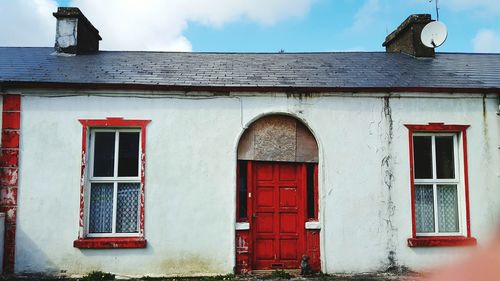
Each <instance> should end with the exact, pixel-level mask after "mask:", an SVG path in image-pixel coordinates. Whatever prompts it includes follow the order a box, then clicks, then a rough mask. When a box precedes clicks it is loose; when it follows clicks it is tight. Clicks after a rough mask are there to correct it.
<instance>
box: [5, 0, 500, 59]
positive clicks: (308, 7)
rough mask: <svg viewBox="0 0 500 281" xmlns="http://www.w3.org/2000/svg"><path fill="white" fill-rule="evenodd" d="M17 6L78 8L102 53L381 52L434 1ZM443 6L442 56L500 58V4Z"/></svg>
mask: <svg viewBox="0 0 500 281" xmlns="http://www.w3.org/2000/svg"><path fill="white" fill-rule="evenodd" d="M6 1H14V0H0V12H1V9H2V5H4V4H5V2H6ZM16 1H19V2H30V1H31V2H36V3H38V4H37V5H39V3H40V2H45V4H46V5H45V8H47V9H48V8H49V7H51V8H53V9H55V6H56V5H59V6H68V5H71V6H78V7H80V8H81V9H82V11H83V12H84V13H85V14H86V16H87V17H88V18H89V19H90V20H91V21H92V22H93V23H94V25H95V26H96V27H97V28H98V29H99V30H100V32H101V36H102V37H103V41H102V47H103V49H110V50H180V51H221V52H224V51H243V52H277V51H279V50H281V49H283V50H285V51H286V52H313V51H314V52H316V51H317V52H324V51H383V47H382V45H381V44H382V42H383V40H384V38H385V36H386V35H387V34H388V32H391V31H392V30H394V29H395V28H396V27H397V26H398V25H399V24H400V23H401V22H402V21H403V20H404V19H405V18H406V17H407V16H408V15H410V14H414V13H430V14H432V17H433V18H435V17H436V12H435V2H434V1H431V2H429V0H404V1H397V0H210V1H205V0H146V1H144V0H143V1H139V0H135V1H134V0H131V1H122V0H106V1H100V0H58V1H55V0H36V1H35V0H16ZM7 6H8V5H7ZM11 6H12V4H11ZM439 6H440V20H441V21H442V22H444V23H445V24H446V25H447V26H448V29H449V36H448V40H447V42H446V43H445V44H444V45H443V46H442V47H440V48H439V49H438V51H442V52H500V0H475V1H473V0H440V1H439ZM39 10H40V9H39ZM24 13H25V12H24ZM40 17H41V16H40ZM21 19H22V17H21ZM1 21H2V20H1V19H0V24H1V23H2V22H1ZM46 21H47V24H39V26H40V28H41V26H47V27H46V28H45V29H48V31H45V29H44V31H43V32H42V31H39V32H37V34H36V35H34V36H33V37H34V38H35V37H37V36H38V37H40V38H41V36H42V35H41V34H42V33H44V32H45V33H47V34H51V35H50V36H49V35H47V36H45V37H44V38H46V39H44V40H42V39H40V40H39V41H37V42H33V44H32V45H37V44H38V45H40V44H42V42H47V43H46V44H48V45H49V46H50V45H52V41H53V33H54V30H55V26H54V25H55V22H54V20H53V18H52V16H51V15H50V13H49V15H48V19H47V20H46ZM48 21H50V22H51V23H50V24H49V22H48ZM26 24H28V23H26ZM51 24H52V25H53V26H52V27H50V25H51ZM20 25H21V26H25V24H24V23H20ZM16 28H19V27H16ZM1 35H2V34H1V32H0V45H14V43H15V42H14V43H12V41H13V40H10V41H7V44H5V43H4V44H2V39H1V38H2V36H1ZM10 37H12V36H10ZM14 41H15V40H14ZM38 42H39V43H38ZM18 44H24V45H30V42H26V39H24V41H23V40H21V41H20V43H18Z"/></svg>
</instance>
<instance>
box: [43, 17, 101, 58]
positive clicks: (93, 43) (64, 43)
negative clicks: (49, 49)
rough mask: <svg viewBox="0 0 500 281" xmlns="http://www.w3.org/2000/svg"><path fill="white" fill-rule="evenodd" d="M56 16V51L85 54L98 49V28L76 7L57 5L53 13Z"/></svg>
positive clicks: (99, 38) (99, 37)
mask: <svg viewBox="0 0 500 281" xmlns="http://www.w3.org/2000/svg"><path fill="white" fill-rule="evenodd" d="M53 15H54V17H56V18H57V28H56V43H55V46H54V49H56V52H57V53H66V54H75V55H76V54H85V53H92V52H97V51H99V40H102V38H101V36H99V30H97V29H96V28H95V27H94V26H93V25H92V24H91V23H90V21H89V20H88V19H87V18H86V17H85V16H84V15H83V13H82V12H81V11H80V9H78V8H72V7H59V8H57V12H56V13H53Z"/></svg>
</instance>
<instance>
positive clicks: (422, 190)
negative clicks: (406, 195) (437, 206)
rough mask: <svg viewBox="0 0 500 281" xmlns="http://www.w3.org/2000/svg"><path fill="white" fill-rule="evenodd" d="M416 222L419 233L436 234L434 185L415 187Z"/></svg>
mask: <svg viewBox="0 0 500 281" xmlns="http://www.w3.org/2000/svg"><path fill="white" fill-rule="evenodd" d="M415 221H416V225H417V232H418V233H426V232H434V192H433V188H432V185H415Z"/></svg>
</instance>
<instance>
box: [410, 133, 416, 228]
mask: <svg viewBox="0 0 500 281" xmlns="http://www.w3.org/2000/svg"><path fill="white" fill-rule="evenodd" d="M408 138H409V140H408V143H409V144H410V197H411V202H410V205H411V227H412V237H417V223H416V220H415V179H414V178H413V175H414V173H413V170H414V169H413V167H414V163H413V131H412V130H410V131H409V133H408Z"/></svg>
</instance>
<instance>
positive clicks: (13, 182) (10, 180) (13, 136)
mask: <svg viewBox="0 0 500 281" xmlns="http://www.w3.org/2000/svg"><path fill="white" fill-rule="evenodd" d="M20 128H21V96H20V95H3V106H2V148H1V149H0V185H1V188H0V212H4V213H6V217H5V236H4V239H5V240H4V241H5V244H4V256H3V272H4V273H13V272H14V267H15V252H16V218H17V204H18V197H17V194H18V188H19V187H18V182H19V134H20Z"/></svg>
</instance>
